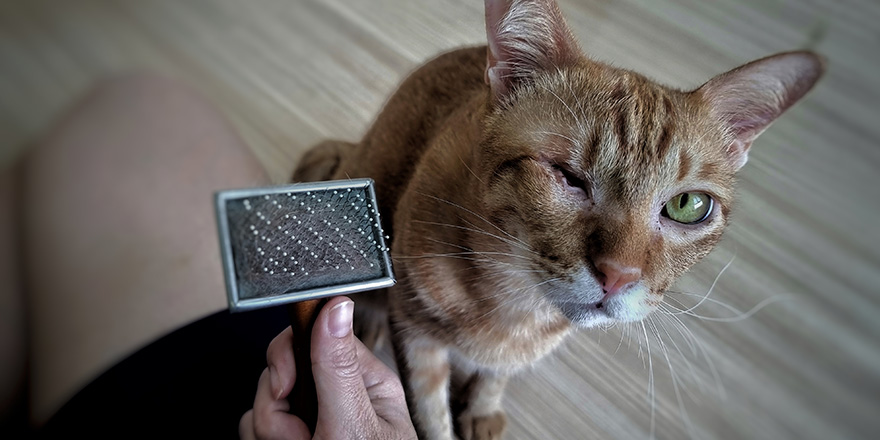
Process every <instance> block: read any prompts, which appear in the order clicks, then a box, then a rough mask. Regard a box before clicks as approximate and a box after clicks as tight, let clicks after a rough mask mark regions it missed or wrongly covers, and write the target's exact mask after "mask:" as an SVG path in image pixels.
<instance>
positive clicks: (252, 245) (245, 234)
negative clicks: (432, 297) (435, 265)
mask: <svg viewBox="0 0 880 440" xmlns="http://www.w3.org/2000/svg"><path fill="white" fill-rule="evenodd" d="M225 209H226V216H227V218H228V225H229V238H230V242H231V251H232V257H233V261H234V268H235V273H236V279H237V280H236V282H237V284H238V295H239V298H240V299H251V298H261V297H271V296H277V295H282V294H286V293H290V292H295V291H305V290H310V289H320V288H323V287H329V286H337V285H342V284H349V283H358V282H364V281H367V280H373V279H377V278H381V277H383V276H387V275H389V274H387V273H386V272H387V271H388V269H387V267H386V265H385V264H384V263H383V261H384V259H383V254H385V253H387V250H388V249H387V248H386V247H385V245H384V240H383V238H384V237H382V228H381V225H380V220H379V214H378V212H377V207H376V204H375V202H374V200H373V198H372V193H371V192H370V191H369V188H368V187H363V186H362V185H361V187H354V188H351V187H350V188H338V189H324V190H314V189H310V190H298V189H296V188H295V187H291V188H288V190H287V191H283V192H273V193H267V194H259V195H252V196H249V197H241V198H235V199H230V200H227V201H226V205H225Z"/></svg>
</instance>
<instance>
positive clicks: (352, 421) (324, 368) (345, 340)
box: [312, 297, 376, 429]
mask: <svg viewBox="0 0 880 440" xmlns="http://www.w3.org/2000/svg"><path fill="white" fill-rule="evenodd" d="M353 313H354V302H352V301H351V300H350V299H348V298H345V297H341V298H334V299H332V300H331V301H329V302H328V303H327V305H326V306H325V307H324V308H323V309H322V310H321V313H320V314H319V315H318V319H317V321H316V322H315V327H314V329H313V330H312V373H313V375H314V376H315V389H316V390H317V394H318V425H321V424H325V423H329V424H330V426H336V427H340V428H343V429H345V428H346V427H348V428H354V427H361V428H362V427H367V426H370V425H374V424H375V421H376V412H375V410H374V409H373V406H372V404H371V403H370V398H369V394H368V393H367V388H366V386H365V385H364V379H363V370H362V367H361V365H360V362H359V353H358V344H357V343H356V342H355V337H354V333H353V332H352V315H353ZM364 418H367V419H369V420H364Z"/></svg>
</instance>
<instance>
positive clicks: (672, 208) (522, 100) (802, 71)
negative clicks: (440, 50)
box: [480, 0, 823, 326]
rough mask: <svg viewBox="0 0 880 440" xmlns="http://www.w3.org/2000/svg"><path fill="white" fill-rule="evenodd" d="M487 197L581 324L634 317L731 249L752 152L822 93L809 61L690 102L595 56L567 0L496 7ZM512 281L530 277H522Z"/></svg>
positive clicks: (757, 65) (756, 67) (714, 87)
mask: <svg viewBox="0 0 880 440" xmlns="http://www.w3.org/2000/svg"><path fill="white" fill-rule="evenodd" d="M486 29H487V37H488V42H489V45H488V50H487V64H486V72H485V80H486V83H487V84H488V85H489V90H490V93H489V108H490V109H492V113H491V116H490V117H489V118H488V120H487V121H486V125H485V127H484V131H483V141H482V144H481V146H480V147H481V148H480V155H481V157H480V164H481V166H482V167H483V169H482V172H483V175H486V176H490V177H489V178H488V179H487V180H486V181H485V182H484V183H483V185H484V188H483V192H482V198H483V200H481V203H482V204H483V205H484V206H485V208H486V209H487V210H488V215H489V216H490V217H491V220H492V221H493V222H495V223H496V224H498V225H500V226H501V227H502V228H503V229H505V230H507V231H508V233H510V234H511V235H514V236H515V237H516V239H517V240H521V241H523V242H525V243H526V245H525V246H511V249H509V250H508V252H509V253H514V254H517V255H516V257H515V259H516V260H517V263H518V264H519V265H522V264H523V261H526V262H527V265H528V268H527V269H526V270H524V271H521V272H520V276H530V277H532V278H533V279H532V280H531V281H532V284H533V287H532V288H529V289H527V291H528V292H529V294H531V295H537V296H539V297H540V299H541V300H546V301H548V302H549V303H550V304H552V306H553V307H555V308H557V309H558V310H560V311H561V312H562V313H563V314H564V315H565V316H567V317H568V318H569V319H571V320H572V321H573V322H574V323H576V324H579V325H582V326H592V325H596V324H601V323H606V322H614V321H635V320H640V319H642V318H644V317H645V316H647V315H648V314H649V313H650V312H651V311H653V310H654V309H656V308H657V307H658V305H659V304H660V301H661V300H662V299H663V292H664V290H665V289H667V288H668V287H669V285H670V284H671V283H672V282H673V281H674V280H675V278H676V277H677V276H679V275H680V274H681V273H682V272H684V271H685V270H686V269H687V268H689V267H690V266H692V265H693V264H694V263H696V262H697V261H698V260H699V259H700V258H702V257H703V256H704V255H706V254H707V253H708V252H709V251H710V250H711V249H712V248H713V247H714V246H715V244H716V243H717V242H718V240H719V239H720V237H721V233H722V231H723V229H724V227H725V225H726V224H727V220H728V213H729V209H730V205H731V199H732V193H733V183H734V174H735V173H736V171H737V170H738V169H739V168H740V167H741V166H743V165H744V164H745V163H746V159H747V153H748V149H749V147H750V146H751V144H752V142H753V141H754V139H755V138H756V137H757V136H758V135H760V134H761V133H762V132H763V131H764V130H765V129H766V128H767V127H768V126H769V125H770V124H771V123H772V122H773V121H774V120H775V119H776V118H777V117H778V116H779V115H780V114H782V112H783V111H785V110H786V109H787V108H788V107H790V106H791V105H792V104H794V103H795V102H796V101H797V100H798V99H800V98H801V97H802V96H803V95H804V94H805V93H806V92H807V91H809V90H810V88H812V86H813V85H814V84H815V82H816V81H817V80H818V78H819V77H820V76H821V74H822V70H823V69H822V62H821V60H820V59H819V58H818V57H817V56H816V55H814V54H812V53H809V52H792V53H784V54H779V55H776V56H772V57H767V58H764V59H761V60H758V61H754V62H752V63H749V64H746V65H744V66H741V67H739V68H737V69H734V70H732V71H730V72H727V73H725V74H722V75H719V76H717V77H715V78H713V79H711V80H709V81H708V82H707V83H706V84H704V85H703V86H701V87H700V88H698V89H696V90H694V91H690V92H682V91H675V90H671V89H668V88H665V87H662V86H660V85H658V84H656V83H653V82H651V81H649V80H648V79H646V78H644V77H642V76H640V75H637V74H634V73H632V72H628V71H624V70H621V69H616V68H612V67H610V66H607V65H604V64H601V63H597V62H593V61H590V60H589V59H588V58H587V57H586V56H585V55H584V54H583V53H582V52H581V51H580V49H579V47H578V44H577V42H576V41H575V40H574V37H573V36H572V33H571V31H570V30H569V29H568V27H567V26H566V24H565V21H564V19H563V18H562V14H561V13H560V11H559V9H558V7H557V6H556V4H555V2H553V1H552V0H487V2H486ZM511 276H512V277H513V276H515V275H514V274H511Z"/></svg>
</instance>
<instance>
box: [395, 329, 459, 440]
mask: <svg viewBox="0 0 880 440" xmlns="http://www.w3.org/2000/svg"><path fill="white" fill-rule="evenodd" d="M396 345H397V348H398V350H399V352H400V353H399V356H400V357H401V358H402V360H403V361H404V362H403V365H401V367H402V369H403V371H401V373H402V375H403V379H404V384H405V386H406V387H407V393H406V394H407V403H408V404H409V410H410V414H411V415H412V418H413V424H414V425H415V427H416V431H418V434H419V438H420V439H424V440H452V439H453V438H454V437H453V436H452V415H451V413H450V411H449V372H450V369H449V350H448V349H447V348H446V347H445V346H443V345H441V344H439V343H437V342H436V341H433V340H431V339H429V338H427V337H416V338H412V339H407V340H405V341H399V342H398V344H396Z"/></svg>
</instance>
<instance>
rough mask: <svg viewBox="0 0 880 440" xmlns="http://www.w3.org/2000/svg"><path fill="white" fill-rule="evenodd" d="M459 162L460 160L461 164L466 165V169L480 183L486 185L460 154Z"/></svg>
mask: <svg viewBox="0 0 880 440" xmlns="http://www.w3.org/2000/svg"><path fill="white" fill-rule="evenodd" d="M458 160H459V161H460V162H461V164H462V165H464V167H465V168H466V169H467V170H468V171H469V172H470V173H471V175H472V176H474V178H475V179H477V181H479V182H480V183H482V184H483V185H485V184H486V183H485V182H483V179H481V178H480V176H478V175H477V173H475V172H474V170H472V169H471V167H469V166H468V164H467V163H466V162H465V161H464V159H462V158H461V155H460V154H459V156H458Z"/></svg>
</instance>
